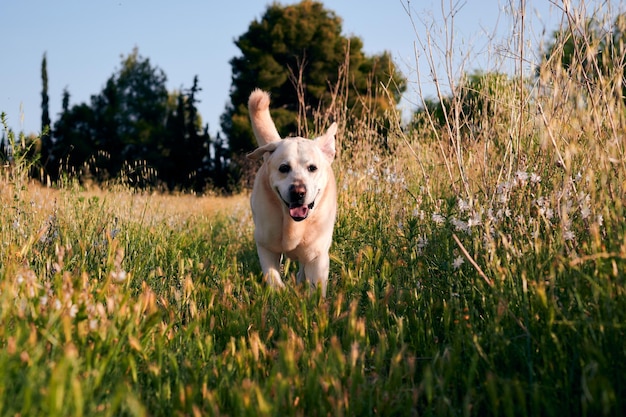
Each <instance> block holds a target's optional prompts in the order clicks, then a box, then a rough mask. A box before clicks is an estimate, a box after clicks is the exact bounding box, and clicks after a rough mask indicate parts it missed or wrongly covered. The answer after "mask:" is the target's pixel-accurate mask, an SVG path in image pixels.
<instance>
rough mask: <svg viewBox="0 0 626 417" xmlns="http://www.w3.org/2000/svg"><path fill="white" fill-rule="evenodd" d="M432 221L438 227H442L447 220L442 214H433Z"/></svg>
mask: <svg viewBox="0 0 626 417" xmlns="http://www.w3.org/2000/svg"><path fill="white" fill-rule="evenodd" d="M432 220H433V222H435V224H437V225H441V224H444V223H445V222H446V218H445V217H443V216H442V215H441V214H439V213H433V215H432Z"/></svg>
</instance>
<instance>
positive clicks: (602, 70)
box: [537, 14, 626, 103]
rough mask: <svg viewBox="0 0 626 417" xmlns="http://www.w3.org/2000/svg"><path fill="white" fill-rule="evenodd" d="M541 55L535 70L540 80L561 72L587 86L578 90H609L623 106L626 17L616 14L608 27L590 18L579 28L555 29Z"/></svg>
mask: <svg viewBox="0 0 626 417" xmlns="http://www.w3.org/2000/svg"><path fill="white" fill-rule="evenodd" d="M543 55H544V61H543V62H542V64H541V65H540V66H539V67H538V68H537V75H538V76H539V78H540V79H541V78H542V76H543V75H544V74H546V75H548V76H549V75H550V74H551V73H552V72H553V71H556V70H563V71H565V72H566V73H567V75H568V77H570V78H572V79H575V80H577V81H579V82H580V85H584V86H587V88H585V89H582V90H579V91H583V92H584V91H585V90H593V89H594V87H592V84H596V85H600V86H601V87H603V88H606V87H609V88H610V89H612V90H613V91H614V94H615V97H616V99H617V100H618V101H622V102H624V103H626V82H624V77H626V65H624V64H625V62H624V56H626V14H620V15H618V16H617V17H616V18H615V19H614V20H613V23H612V24H610V25H608V27H607V25H605V24H603V23H602V22H601V21H599V20H597V19H595V18H592V19H588V20H587V21H586V22H585V23H584V24H583V26H582V27H580V28H578V27H572V26H568V27H565V28H562V29H560V30H557V31H555V32H554V33H553V34H552V40H551V42H549V43H548V45H547V47H546V48H545V50H544V51H543Z"/></svg>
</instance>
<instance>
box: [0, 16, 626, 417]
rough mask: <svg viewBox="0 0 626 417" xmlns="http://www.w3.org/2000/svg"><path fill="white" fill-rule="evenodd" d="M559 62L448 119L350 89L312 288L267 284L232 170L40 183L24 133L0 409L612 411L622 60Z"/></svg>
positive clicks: (2, 336)
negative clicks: (146, 188) (378, 108)
mask: <svg viewBox="0 0 626 417" xmlns="http://www.w3.org/2000/svg"><path fill="white" fill-rule="evenodd" d="M574 21H575V19H571V20H570V22H574ZM579 30H580V31H581V33H584V27H582V26H581V27H578V26H576V27H574V28H573V29H572V30H571V31H570V32H571V33H574V32H575V31H579ZM583 39H589V38H584V37H583ZM514 41H515V39H514ZM518 41H519V44H520V45H521V44H523V42H522V41H523V40H519V39H518ZM589 42H591V40H589ZM512 49H514V47H512ZM592 58H593V57H592ZM592 58H590V59H592ZM558 64H559V62H558V60H557V59H555V60H554V61H549V62H546V63H545V67H544V69H545V71H542V72H541V74H542V75H541V76H540V77H537V78H535V77H531V78H530V79H529V77H527V76H526V75H525V74H524V75H520V76H519V77H514V78H512V79H511V82H507V83H501V84H497V85H495V87H494V85H485V86H484V87H485V88H484V89H482V90H479V91H474V92H475V93H478V96H479V97H481V106H482V108H483V109H485V108H489V109H490V111H489V112H486V111H485V112H484V113H480V112H478V113H474V114H473V116H472V117H471V118H470V117H469V113H467V108H466V107H463V105H462V104H463V103H461V102H460V101H455V99H454V98H453V99H452V100H450V101H449V102H448V104H449V107H448V109H447V112H446V123H445V124H444V125H438V124H437V123H436V122H435V120H434V118H433V116H432V115H431V114H429V113H428V112H426V113H425V114H423V115H422V116H423V117H422V119H421V120H420V121H418V123H417V124H416V127H415V128H412V129H409V128H406V127H401V126H400V122H399V120H398V119H397V115H390V116H389V118H388V119H387V120H385V121H384V122H385V123H384V124H385V126H386V128H385V129H381V126H380V123H381V121H380V120H377V119H375V118H374V117H373V116H372V118H367V117H365V118H364V117H362V115H359V116H358V118H357V117H356V116H354V117H353V116H352V115H351V114H350V109H345V108H344V109H343V113H342V114H341V116H342V117H344V120H351V119H350V118H351V117H352V120H351V122H352V123H351V126H352V128H351V129H350V130H347V129H341V130H340V132H339V135H338V141H339V143H338V146H339V149H340V155H339V158H338V160H337V161H336V162H335V165H334V167H335V172H336V176H337V182H338V188H339V190H340V196H339V213H338V219H337V223H336V228H335V233H334V243H333V246H332V248H331V277H330V282H329V287H328V294H327V297H326V298H325V299H323V298H321V297H320V295H319V293H310V292H309V291H308V289H306V288H303V287H298V286H296V284H295V278H294V274H295V271H296V266H295V265H294V264H293V263H287V264H286V266H285V270H286V273H287V274H289V275H290V276H291V277H290V279H289V282H288V285H287V288H286V289H285V290H284V291H272V290H270V289H268V288H267V287H266V286H265V285H264V284H263V282H262V278H261V272H260V267H259V264H258V260H257V256H256V249H255V246H254V242H253V238H252V231H253V224H252V219H251V214H250V210H249V206H248V201H247V197H248V196H247V193H246V192H245V191H244V192H243V193H241V194H240V195H236V196H233V197H217V196H211V195H208V196H191V195H161V194H158V193H151V192H139V191H134V190H132V189H129V188H128V187H126V186H124V185H112V186H111V187H110V188H107V189H96V188H86V187H84V186H82V185H80V184H78V183H76V182H72V181H68V182H67V183H66V184H64V185H62V186H59V187H55V188H47V187H44V186H42V185H39V184H36V183H32V182H30V181H29V179H28V175H27V174H28V166H27V164H26V163H25V162H24V161H23V160H21V159H20V152H19V150H16V153H15V155H16V158H15V161H14V163H13V164H11V165H10V166H9V165H7V166H5V167H3V168H2V171H1V176H0V202H1V207H2V211H1V213H0V346H1V349H0V414H1V415H7V416H8V415H11V416H18V415H19V416H30V415H46V416H68V415H71V416H87V415H88V416H92V415H98V416H119V415H128V416H176V415H191V416H201V415H202V416H204V415H215V416H219V415H233V416H239V415H251V416H289V415H295V416H316V415H333V416H343V415H346V416H347V415H358V416H365V415H398V416H400V415H412V416H413V415H433V416H446V415H451V416H452V415H454V416H457V415H464V416H472V415H481V416H483V415H494V416H495V415H498V416H500V415H504V416H516V415H520V416H525V415H546V416H562V415H571V416H577V415H581V416H582V415H589V416H597V415H615V416H617V415H623V414H624V412H625V411H626V275H625V269H626V238H625V236H626V235H625V230H626V223H625V221H624V215H625V213H624V204H625V202H626V195H625V191H624V190H626V159H625V158H624V145H625V143H624V138H625V137H626V113H625V108H624V102H623V100H622V98H621V95H620V94H616V93H615V92H616V91H618V89H621V80H622V78H623V63H622V62H621V61H620V63H619V65H616V66H615V69H614V70H613V72H612V73H611V74H609V75H612V76H605V77H600V79H598V78H594V77H591V76H588V75H589V74H590V73H589V68H590V67H593V66H590V65H589V60H587V61H585V62H584V63H580V64H579V65H578V66H571V67H570V68H569V70H568V71H566V70H564V69H563V68H562V67H561V66H559V65H558ZM523 65H524V63H523V62H522V60H520V62H519V66H520V67H522V66H523ZM442 76H445V74H442ZM442 78H444V77H442ZM456 88H458V89H459V90H454V88H453V90H452V91H453V93H458V94H456V95H454V94H453V97H457V98H459V100H460V98H461V97H463V94H461V89H462V88H464V87H463V85H462V84H458V85H457V87H456ZM619 91H620V92H621V90H619ZM580 97H584V103H585V105H581V101H580ZM320 124H321V125H323V123H320ZM4 129H5V130H6V125H5V126H4ZM320 130H321V129H320ZM381 132H382V133H381ZM16 146H18V145H16Z"/></svg>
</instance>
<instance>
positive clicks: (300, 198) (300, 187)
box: [289, 184, 306, 204]
mask: <svg viewBox="0 0 626 417" xmlns="http://www.w3.org/2000/svg"><path fill="white" fill-rule="evenodd" d="M305 196H306V187H305V186H304V184H291V186H290V187H289V199H290V200H291V202H292V203H301V204H302V203H303V202H304V197H305Z"/></svg>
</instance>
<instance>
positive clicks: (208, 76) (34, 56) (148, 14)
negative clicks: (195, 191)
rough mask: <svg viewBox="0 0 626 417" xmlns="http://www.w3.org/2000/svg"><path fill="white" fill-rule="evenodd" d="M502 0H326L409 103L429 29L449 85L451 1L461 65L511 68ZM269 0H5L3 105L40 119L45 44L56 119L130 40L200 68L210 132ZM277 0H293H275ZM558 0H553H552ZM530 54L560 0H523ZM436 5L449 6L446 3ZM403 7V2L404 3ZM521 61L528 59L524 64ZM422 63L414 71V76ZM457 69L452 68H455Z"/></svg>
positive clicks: (187, 67)
mask: <svg viewBox="0 0 626 417" xmlns="http://www.w3.org/2000/svg"><path fill="white" fill-rule="evenodd" d="M511 2H512V3H514V4H518V3H519V1H509V0H466V1H462V0H461V1H450V0H443V1H441V0H422V1H419V0H412V1H411V0H327V1H324V2H323V3H324V4H325V7H326V8H327V9H330V10H333V11H335V12H336V14H337V15H338V16H340V17H341V18H342V19H343V33H344V34H346V35H356V36H359V37H360V38H361V39H362V40H363V43H364V50H365V52H366V53H368V54H370V55H371V54H378V53H381V52H382V51H385V50H386V51H389V52H391V54H392V55H393V57H394V59H395V61H396V63H397V65H398V67H399V69H400V70H401V71H402V72H403V73H404V74H405V76H406V77H407V78H408V80H409V91H408V92H407V94H406V99H405V100H404V101H403V103H402V106H403V108H404V109H405V110H406V111H410V110H411V109H413V108H414V106H415V103H417V102H418V101H419V97H420V96H419V91H418V81H419V85H420V86H421V87H422V93H423V94H424V95H426V96H433V95H434V94H435V89H434V84H433V77H432V75H431V71H430V69H429V67H428V65H427V60H426V55H425V53H424V51H423V49H422V47H421V45H422V44H423V43H424V42H426V41H427V39H428V37H427V35H428V34H430V35H431V37H432V40H433V44H434V46H435V47H436V48H435V51H437V50H438V49H439V52H435V57H434V58H435V65H436V66H437V67H436V72H437V76H438V79H439V80H440V82H441V83H442V84H443V85H444V86H445V84H446V80H445V77H444V75H445V66H444V59H443V53H442V52H441V51H440V50H441V49H442V48H443V46H444V45H445V44H446V40H445V33H446V31H445V30H444V28H445V25H444V19H443V16H444V14H447V11H449V7H450V4H451V3H452V4H454V5H455V12H456V13H455V14H454V31H453V32H452V33H453V34H454V38H453V41H452V45H453V48H452V50H453V51H454V56H455V60H454V62H453V65H452V68H453V72H454V73H455V74H456V75H458V73H460V71H461V70H462V69H464V70H466V71H471V70H474V69H482V70H493V69H498V70H505V71H508V70H511V68H512V65H513V62H514V61H513V60H511V59H508V60H507V58H506V57H507V56H509V55H510V52H507V51H510V46H509V45H510V44H509V41H508V39H509V38H510V37H511V34H512V33H513V32H514V31H515V29H514V28H513V27H512V22H513V21H514V18H513V16H512V14H511V10H510V3H511ZM268 3H270V2H269V1H264V0H260V1H259V0H256V1H254V0H237V1H207V0H181V1H178V2H174V1H171V0H169V1H164V0H132V1H131V0H115V1H112V0H89V1H86V0H58V1H50V0H10V1H9V0H4V1H2V2H1V3H0V17H1V21H2V23H1V24H0V51H1V56H2V65H0V111H1V112H5V113H6V114H7V116H8V119H9V126H10V127H11V128H13V129H14V130H16V131H24V132H26V133H31V132H38V131H39V130H40V117H41V116H40V111H41V110H40V109H41V60H42V57H43V54H44V53H46V54H47V59H48V78H49V89H48V93H49V96H50V114H51V118H52V121H53V122H54V121H56V120H57V118H58V113H59V112H60V110H61V97H62V91H63V89H64V88H67V89H68V91H69V92H70V97H71V104H78V103H83V102H88V101H89V98H90V96H91V95H93V94H98V93H99V92H100V91H101V90H102V87H103V85H104V84H105V82H106V80H107V79H108V78H109V77H110V76H111V75H112V74H114V73H115V72H116V71H117V69H118V68H119V64H120V61H121V56H122V55H127V54H129V53H130V52H131V51H132V50H133V48H134V47H137V48H138V49H139V53H140V55H142V56H144V57H147V58H149V59H150V62H151V63H152V65H154V66H158V67H159V68H161V69H162V70H163V71H164V72H165V74H166V75H167V78H168V89H170V90H173V89H180V88H181V87H184V88H188V87H190V86H191V84H192V80H193V77H194V76H195V75H198V76H199V81H200V87H201V88H202V92H201V94H200V96H199V98H200V100H201V103H199V105H198V109H199V111H200V114H201V115H202V118H203V121H204V123H208V124H209V130H210V132H211V133H212V134H215V132H217V130H219V116H220V115H221V114H222V112H223V110H224V107H225V104H226V103H227V101H228V91H229V88H230V76H231V72H230V65H229V64H228V61H229V60H230V59H231V58H232V57H234V56H236V55H238V54H239V51H238V49H237V48H236V47H235V45H234V43H233V41H234V39H236V38H237V37H238V36H240V35H241V34H243V33H245V32H246V31H247V28H248V26H249V24H250V22H252V21H253V20H254V19H259V18H260V17H261V16H262V14H263V13H264V11H265V9H266V6H267V4H268ZM280 3H282V4H291V3H296V1H293V0H292V1H282V2H280ZM557 3H558V1H557ZM526 4H527V6H526V22H527V31H526V32H527V33H526V32H525V41H526V42H527V44H526V46H525V48H526V54H527V55H526V59H528V60H529V61H532V60H533V59H535V58H536V56H537V50H538V48H539V45H540V42H541V40H542V39H544V40H545V39H546V38H547V37H548V36H549V34H550V33H551V32H552V31H553V30H555V29H556V28H557V27H558V25H559V22H560V18H561V13H560V10H559V8H558V7H557V6H555V5H554V4H553V2H551V1H547V0H527V1H526ZM442 5H443V9H444V10H445V11H442ZM407 10H409V11H410V16H409V13H407ZM531 67H532V65H531V64H530V63H528V64H527V65H526V68H525V70H526V71H530V70H531ZM418 74H419V77H418ZM455 74H453V75H455Z"/></svg>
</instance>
